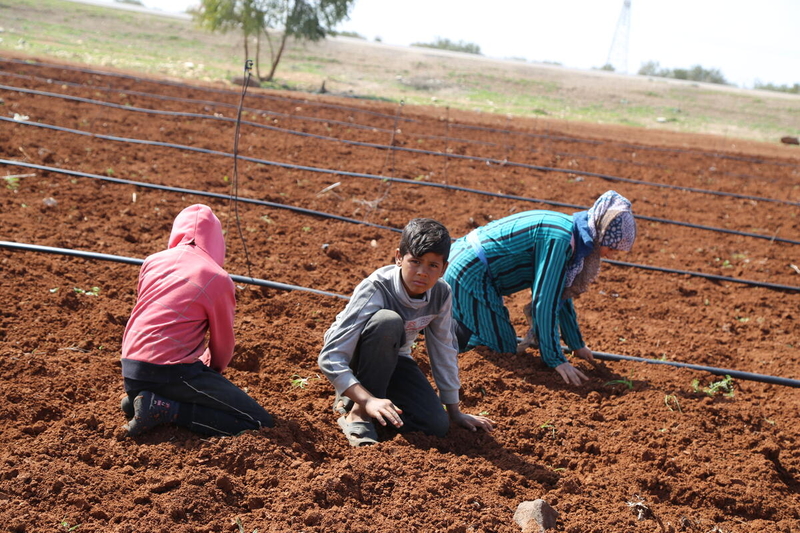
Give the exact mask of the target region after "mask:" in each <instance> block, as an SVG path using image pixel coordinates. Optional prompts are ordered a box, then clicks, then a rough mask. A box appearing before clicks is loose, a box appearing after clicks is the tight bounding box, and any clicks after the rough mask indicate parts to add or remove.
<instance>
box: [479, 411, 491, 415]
mask: <svg viewBox="0 0 800 533" xmlns="http://www.w3.org/2000/svg"><path fill="white" fill-rule="evenodd" d="M478 415H479V416H489V411H481V412H480V413H478Z"/></svg>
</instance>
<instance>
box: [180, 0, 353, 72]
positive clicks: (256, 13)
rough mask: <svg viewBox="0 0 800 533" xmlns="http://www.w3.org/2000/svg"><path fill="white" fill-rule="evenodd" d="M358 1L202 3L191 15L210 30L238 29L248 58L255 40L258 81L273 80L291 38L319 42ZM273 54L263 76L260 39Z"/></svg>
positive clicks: (232, 0) (230, 0)
mask: <svg viewBox="0 0 800 533" xmlns="http://www.w3.org/2000/svg"><path fill="white" fill-rule="evenodd" d="M354 3H355V0H201V2H200V7H199V8H198V9H196V10H194V11H193V12H192V16H193V18H194V20H195V21H196V22H197V23H198V24H199V25H200V26H201V27H203V28H205V29H207V30H209V31H219V32H227V31H231V30H235V29H238V30H240V31H241V32H242V36H243V38H244V50H245V56H246V57H245V59H247V58H248V57H249V53H250V50H249V42H250V40H251V39H253V38H255V42H256V52H255V66H256V76H257V77H258V79H259V80H263V81H270V80H272V78H273V77H274V75H275V70H276V69H277V68H278V63H279V62H280V60H281V57H282V56H283V52H284V50H285V49H286V42H287V40H288V39H289V37H293V38H295V39H298V40H308V41H319V40H320V39H324V38H325V36H326V35H327V34H328V33H331V32H332V31H333V28H334V26H336V25H337V24H338V23H339V22H341V21H342V20H344V19H346V18H347V17H348V16H349V14H350V9H351V8H352V7H353V4H354ZM262 34H263V35H264V36H265V37H266V39H267V43H268V45H269V51H270V70H269V74H267V75H266V76H261V71H260V67H259V56H260V54H261V36H262Z"/></svg>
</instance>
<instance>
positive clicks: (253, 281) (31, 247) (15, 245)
mask: <svg viewBox="0 0 800 533" xmlns="http://www.w3.org/2000/svg"><path fill="white" fill-rule="evenodd" d="M0 248H8V249H10V250H21V251H25V252H44V253H49V254H58V255H67V256H71V257H80V258H83V259H98V260H101V261H113V262H115V263H125V264H128V265H141V264H142V263H144V259H137V258H135V257H125V256H121V255H111V254H101V253H97V252H85V251H82V250H71V249H69V248H55V247H52V246H40V245H38V244H27V243H21V242H9V241H0ZM230 276H231V279H232V280H233V281H236V282H238V283H246V284H248V285H258V286H260V287H269V288H271V289H280V290H284V291H303V292H311V293H314V294H320V295H322V296H335V297H336V298H343V299H345V300H349V299H350V297H349V296H344V295H342V294H336V293H334V292H327V291H321V290H318V289H310V288H308V287H300V286H297V285H289V284H286V283H279V282H277V281H269V280H265V279H258V278H251V277H250V276H238V275H234V274H231V275H230Z"/></svg>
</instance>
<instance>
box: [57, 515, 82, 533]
mask: <svg viewBox="0 0 800 533" xmlns="http://www.w3.org/2000/svg"><path fill="white" fill-rule="evenodd" d="M61 527H63V528H64V531H75V530H76V529H78V528H79V527H81V525H80V524H75V525H74V526H70V525H69V522H67V519H66V518H63V519H62V520H61Z"/></svg>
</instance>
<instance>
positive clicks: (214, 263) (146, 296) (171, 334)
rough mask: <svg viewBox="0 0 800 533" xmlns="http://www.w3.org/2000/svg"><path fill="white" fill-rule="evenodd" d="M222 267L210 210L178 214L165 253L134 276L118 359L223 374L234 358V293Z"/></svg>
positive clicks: (219, 237) (218, 230)
mask: <svg viewBox="0 0 800 533" xmlns="http://www.w3.org/2000/svg"><path fill="white" fill-rule="evenodd" d="M224 262H225V237H224V236H223V234H222V224H220V221H219V219H218V218H217V217H216V216H215V215H214V213H213V212H212V211H211V209H210V208H209V207H208V206H205V205H201V204H195V205H192V206H189V207H187V208H186V209H184V210H183V211H181V212H180V213H179V214H178V216H177V217H175V222H174V223H173V225H172V232H171V233H170V236H169V245H168V248H167V249H166V250H164V251H162V252H158V253H155V254H153V255H151V256H149V257H148V258H147V259H146V260H145V262H144V264H143V265H142V269H141V271H140V272H139V288H138V298H137V300H136V305H135V306H134V307H133V312H132V313H131V317H130V319H129V320H128V324H127V326H126V327H125V333H124V335H123V337H122V357H123V358H127V359H131V360H136V361H144V362H147V363H153V364H158V365H172V364H178V363H194V362H195V361H197V360H200V361H202V362H203V363H205V364H206V365H207V366H210V367H211V368H213V369H214V370H216V371H218V372H222V371H223V370H225V368H226V367H227V366H228V363H230V360H231V358H232V357H233V346H234V333H233V318H234V313H235V308H236V293H235V290H236V289H235V287H234V285H233V280H231V278H230V276H229V275H228V273H227V272H226V271H225V270H224V269H223V268H222V267H223V264H224ZM206 332H208V334H209V336H210V340H209V343H208V347H206Z"/></svg>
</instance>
